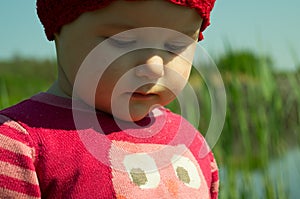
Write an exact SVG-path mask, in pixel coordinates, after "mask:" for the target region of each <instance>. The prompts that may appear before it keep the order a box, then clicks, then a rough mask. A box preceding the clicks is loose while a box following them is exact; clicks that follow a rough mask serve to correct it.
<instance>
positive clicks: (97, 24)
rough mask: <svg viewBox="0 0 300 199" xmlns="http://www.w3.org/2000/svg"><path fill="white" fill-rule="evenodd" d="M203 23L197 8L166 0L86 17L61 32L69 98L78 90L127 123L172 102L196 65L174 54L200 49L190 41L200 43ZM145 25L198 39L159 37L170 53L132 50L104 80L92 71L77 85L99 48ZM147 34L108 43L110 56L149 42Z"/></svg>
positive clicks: (62, 78) (63, 82)
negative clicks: (88, 59) (87, 61)
mask: <svg viewBox="0 0 300 199" xmlns="http://www.w3.org/2000/svg"><path fill="white" fill-rule="evenodd" d="M201 21H202V19H201V17H200V16H199V15H198V14H197V13H196V11H195V10H192V9H190V8H187V7H182V6H178V5H175V4H172V3H170V2H166V1H162V0H158V1H132V2H128V1H115V2H113V3H111V5H109V6H108V7H106V8H103V9H100V10H98V11H94V12H87V13H84V14H82V15H81V16H80V17H79V18H77V19H76V20H75V21H74V22H72V23H70V24H67V25H64V26H63V27H62V29H61V32H60V33H59V34H56V39H55V41H56V48H57V55H58V64H59V76H58V82H59V87H60V89H61V90H62V91H63V92H64V93H65V94H67V95H69V96H72V92H73V89H74V91H75V93H76V95H77V96H78V97H79V98H81V99H82V100H83V101H85V102H86V103H88V104H90V105H91V106H95V107H96V109H98V110H101V111H104V112H107V113H111V114H113V115H114V116H115V117H117V118H119V119H122V120H127V121H138V120H140V119H142V118H143V117H145V116H146V115H147V114H148V113H149V111H151V108H153V107H154V106H155V105H158V104H159V105H166V104H168V103H170V102H171V101H172V100H174V99H175V97H176V94H178V92H179V91H180V90H181V89H182V88H183V87H184V85H185V83H186V81H187V79H188V77H189V74H190V70H191V64H190V62H188V61H186V60H185V59H184V58H182V57H180V56H179V55H177V54H176V53H172V52H169V51H170V50H171V51H173V52H178V53H179V54H182V53H183V52H184V51H185V50H186V49H190V46H192V45H195V43H193V44H192V43H191V42H190V41H191V40H192V41H195V42H196V41H197V39H198V34H199V29H200V26H201ZM141 27H161V28H168V29H172V30H175V31H178V32H180V33H183V34H185V35H187V36H188V37H189V38H192V39H191V40H189V41H187V40H186V37H183V36H182V34H179V33H177V34H176V32H175V31H174V34H173V33H172V32H168V34H165V33H159V32H156V33H153V35H151V38H152V41H153V39H154V41H155V42H156V41H157V44H155V45H157V46H161V47H162V48H164V49H165V50H162V49H155V48H153V49H149V48H144V49H140V50H135V51H132V52H129V53H127V54H125V55H123V56H120V57H119V58H118V59H116V60H115V61H114V62H113V63H112V64H110V65H109V67H108V68H107V69H106V70H105V71H104V73H103V74H102V76H101V79H100V81H99V82H98V80H99V75H98V76H97V74H95V73H96V72H92V73H91V75H90V77H89V78H90V79H87V81H85V82H84V83H82V84H80V85H79V86H77V87H74V82H75V80H76V74H77V72H78V70H79V68H80V66H81V64H82V62H83V60H84V59H85V58H86V56H87V55H88V54H89V53H90V52H91V51H92V50H93V49H94V48H95V47H96V46H97V45H98V44H100V43H101V42H102V41H104V40H105V39H107V38H109V37H111V36H113V35H115V34H117V33H120V32H123V31H126V30H130V29H134V28H141ZM145 30H147V29H145ZM129 32H130V31H129ZM151 34H152V33H151ZM146 35H147V32H145V34H139V33H135V32H133V33H132V34H124V35H123V34H122V35H121V36H117V37H113V38H112V39H109V40H108V41H109V42H108V44H109V45H108V46H107V52H110V53H114V52H116V53H117V52H119V51H120V50H124V49H126V48H131V47H134V45H137V43H139V42H142V41H143V39H147V38H149V36H148V37H146ZM180 35H181V36H180ZM192 49H193V48H192ZM168 50H169V51H168ZM100 56H101V55H100ZM98 67H101V64H99V63H98ZM103 67H104V66H103ZM96 71H97V70H96ZM93 74H94V75H95V76H94V77H93ZM92 79H97V82H96V86H95V89H96V90H95V92H92V91H91V90H92V89H90V88H91V86H90V83H91V82H93V81H92ZM120 79H121V80H120ZM118 81H119V82H118ZM137 82H140V83H141V82H144V84H143V83H141V84H140V85H138V83H137ZM112 96H113V97H112ZM128 111H129V113H130V114H127V113H128Z"/></svg>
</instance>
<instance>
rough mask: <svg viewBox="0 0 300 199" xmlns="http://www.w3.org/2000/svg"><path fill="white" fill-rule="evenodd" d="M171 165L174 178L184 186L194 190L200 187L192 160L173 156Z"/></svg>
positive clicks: (198, 177) (199, 180)
mask: <svg viewBox="0 0 300 199" xmlns="http://www.w3.org/2000/svg"><path fill="white" fill-rule="evenodd" d="M172 165H173V169H174V172H175V174H176V176H177V177H178V179H179V180H180V181H181V182H183V183H184V184H185V185H186V186H188V187H191V188H195V189H198V188H199V187H200V184H201V179H200V176H199V173H198V171H197V167H196V165H195V164H194V163H193V162H192V160H190V159H189V158H187V157H184V156H180V155H174V156H173V157H172Z"/></svg>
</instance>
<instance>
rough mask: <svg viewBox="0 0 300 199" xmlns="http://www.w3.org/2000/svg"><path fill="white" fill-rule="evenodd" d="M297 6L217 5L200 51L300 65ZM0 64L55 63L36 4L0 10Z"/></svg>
mask: <svg viewBox="0 0 300 199" xmlns="http://www.w3.org/2000/svg"><path fill="white" fill-rule="evenodd" d="M299 8H300V1H299V0H289V1H282V0H281V1H279V0H272V1H271V0H252V1H243V0H217V1H216V4H215V8H214V10H213V12H212V19H211V26H210V27H209V28H208V29H207V30H206V31H205V33H204V36H205V40H204V41H203V42H202V45H203V47H204V48H205V49H206V50H207V51H208V52H209V54H210V55H211V56H212V57H218V56H220V55H221V54H222V53H223V52H224V46H225V43H227V44H229V45H230V46H231V47H232V48H233V49H251V50H252V51H254V52H257V53H260V54H261V53H264V54H268V55H270V56H271V57H272V58H273V59H274V61H275V64H276V66H277V67H280V68H292V67H294V66H295V65H296V64H299V63H300V39H299V35H300V22H299V21H298V20H299V19H300V14H299V13H300V12H299ZM0 35H1V37H0V59H7V58H10V57H12V56H14V55H22V56H29V57H36V58H49V57H50V58H53V57H55V49H54V43H53V42H48V40H47V39H46V37H45V35H44V32H43V28H42V26H41V24H40V22H39V19H38V18H37V16H36V11H35V0H21V1H20V0H6V1H2V2H1V4H0Z"/></svg>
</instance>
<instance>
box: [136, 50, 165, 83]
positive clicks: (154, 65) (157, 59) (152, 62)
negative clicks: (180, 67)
mask: <svg viewBox="0 0 300 199" xmlns="http://www.w3.org/2000/svg"><path fill="white" fill-rule="evenodd" d="M135 74H136V76H138V77H146V78H148V79H158V78H160V77H162V76H163V75H164V61H163V58H162V57H161V56H159V55H152V56H151V57H148V58H146V61H145V62H144V64H141V65H140V66H137V67H136V68H135Z"/></svg>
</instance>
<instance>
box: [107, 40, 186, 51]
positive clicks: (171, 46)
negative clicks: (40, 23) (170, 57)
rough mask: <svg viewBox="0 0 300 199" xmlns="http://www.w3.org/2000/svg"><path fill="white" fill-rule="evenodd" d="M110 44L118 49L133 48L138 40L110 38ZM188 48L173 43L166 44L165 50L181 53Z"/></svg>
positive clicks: (184, 45)
mask: <svg viewBox="0 0 300 199" xmlns="http://www.w3.org/2000/svg"><path fill="white" fill-rule="evenodd" d="M108 42H109V43H110V44H111V45H113V46H115V47H117V48H127V47H131V46H132V45H134V44H136V40H128V41H125V40H119V39H115V38H111V37H109V38H108ZM187 46H188V45H187V44H180V45H176V44H172V43H166V44H164V49H165V50H167V51H169V52H172V51H175V52H180V51H182V50H184V49H185V48H187Z"/></svg>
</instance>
